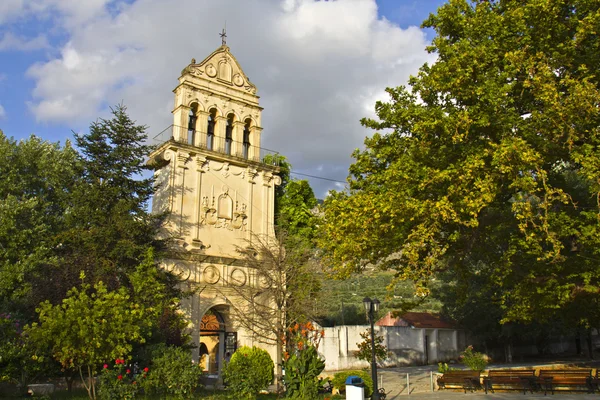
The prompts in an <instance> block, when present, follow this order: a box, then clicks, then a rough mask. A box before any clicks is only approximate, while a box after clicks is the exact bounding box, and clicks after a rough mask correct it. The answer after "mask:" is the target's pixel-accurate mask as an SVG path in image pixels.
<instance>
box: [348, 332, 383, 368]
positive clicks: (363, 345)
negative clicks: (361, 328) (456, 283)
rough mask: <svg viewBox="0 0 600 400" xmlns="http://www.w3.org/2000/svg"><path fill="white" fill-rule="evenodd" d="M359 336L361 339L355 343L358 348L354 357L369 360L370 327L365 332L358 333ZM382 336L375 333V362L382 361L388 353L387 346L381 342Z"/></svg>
mask: <svg viewBox="0 0 600 400" xmlns="http://www.w3.org/2000/svg"><path fill="white" fill-rule="evenodd" d="M360 337H361V338H362V339H363V341H362V342H360V343H356V345H357V346H358V350H357V351H356V352H355V355H356V358H358V359H359V360H363V361H368V362H369V363H370V362H371V359H372V349H373V347H372V346H371V328H369V329H368V330H366V331H365V332H361V333H360ZM383 341H384V338H383V336H381V335H378V334H377V333H376V334H375V359H376V360H377V362H379V363H382V362H383V361H385V360H387V358H388V353H387V348H386V347H385V345H384V344H383Z"/></svg>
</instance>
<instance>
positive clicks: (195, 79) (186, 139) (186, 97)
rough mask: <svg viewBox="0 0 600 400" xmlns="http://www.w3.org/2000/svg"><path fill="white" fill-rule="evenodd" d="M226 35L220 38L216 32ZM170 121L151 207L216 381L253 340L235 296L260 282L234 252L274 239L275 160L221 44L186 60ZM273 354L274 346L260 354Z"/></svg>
mask: <svg viewBox="0 0 600 400" xmlns="http://www.w3.org/2000/svg"><path fill="white" fill-rule="evenodd" d="M222 36H223V37H224V34H223V35H222ZM173 92H174V94H175V104H174V109H173V125H172V126H170V127H169V128H167V129H166V130H165V131H163V132H162V133H161V134H160V135H159V136H158V137H157V138H155V139H157V140H158V141H159V143H160V144H159V146H158V147H157V149H156V150H155V151H154V152H153V153H152V154H151V155H150V159H151V162H154V163H156V164H157V165H160V166H161V168H160V169H158V170H157V171H156V173H155V176H156V180H157V185H158V187H157V192H156V194H155V196H154V198H153V211H154V212H156V213H163V212H166V213H167V215H168V218H167V220H166V222H165V225H164V227H163V230H162V235H163V237H164V238H168V239H169V243H171V247H170V253H169V256H168V258H166V259H163V260H162V261H161V263H162V265H163V267H164V268H166V269H168V270H170V271H173V272H175V273H177V274H179V275H180V276H181V277H182V278H183V279H185V282H186V284H187V285H188V286H189V288H190V289H195V290H196V293H195V294H194V295H193V296H192V298H191V299H188V300H186V301H185V303H184V304H183V307H182V308H183V311H184V312H185V313H186V315H187V317H188V318H189V320H190V327H189V328H190V332H191V334H192V338H193V341H194V344H195V345H196V346H197V348H196V349H195V350H194V352H193V358H194V360H195V361H199V360H200V359H201V357H202V356H204V361H203V368H204V369H205V370H206V371H207V372H208V373H209V374H215V375H218V374H219V373H220V371H221V368H222V365H223V359H224V357H225V355H226V354H227V353H228V352H229V353H231V352H233V351H235V348H236V347H237V346H238V345H245V344H248V345H252V344H258V343H254V339H253V338H252V336H251V335H250V334H249V333H247V332H244V331H243V330H241V328H240V327H239V326H238V325H237V324H236V321H235V317H234V316H233V314H234V313H232V312H231V308H232V307H243V304H239V302H241V301H243V300H242V299H241V298H240V297H239V296H236V293H239V289H240V288H241V287H243V286H244V285H258V284H260V283H259V282H258V278H257V276H255V274H254V273H253V271H252V270H250V269H248V268H246V267H245V266H244V265H243V262H242V259H241V258H240V254H239V252H238V249H239V248H241V247H244V246H248V245H249V243H250V241H251V240H252V237H253V235H273V234H274V229H273V224H274V215H273V214H274V198H275V197H274V196H275V186H276V185H279V184H280V183H281V179H280V178H279V176H278V175H277V173H278V172H279V168H278V166H277V162H278V160H279V157H278V155H277V154H276V153H274V152H270V151H267V150H265V149H262V148H261V133H262V125H261V112H262V108H261V107H260V106H259V103H258V99H259V97H258V96H257V94H256V86H254V84H252V82H250V80H249V79H248V77H247V76H246V74H245V73H244V72H243V71H242V68H241V67H240V65H239V63H238V62H237V60H236V59H235V57H234V56H233V55H232V54H231V52H230V50H229V47H228V46H227V45H226V44H225V40H223V45H222V46H221V47H219V48H218V49H216V50H215V51H214V52H213V53H212V54H210V55H209V56H208V57H206V58H205V59H204V60H203V61H201V62H199V63H198V62H196V60H195V59H192V61H191V63H190V64H189V65H188V66H186V67H185V68H184V69H183V71H182V72H181V76H180V77H179V83H178V85H177V86H176V87H175V89H174V90H173ZM267 350H268V351H269V352H271V353H272V355H274V353H273V352H274V350H273V349H267Z"/></svg>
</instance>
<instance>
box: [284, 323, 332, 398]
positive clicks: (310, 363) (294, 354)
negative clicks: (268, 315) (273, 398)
mask: <svg viewBox="0 0 600 400" xmlns="http://www.w3.org/2000/svg"><path fill="white" fill-rule="evenodd" d="M324 334H325V332H324V331H323V330H319V329H317V327H316V326H314V325H313V324H312V323H311V322H307V323H305V324H296V325H294V326H293V327H291V328H289V329H288V337H287V342H286V345H287V348H288V351H286V352H285V354H284V358H285V361H284V364H283V365H284V368H285V375H284V376H283V380H284V382H285V386H286V390H287V393H286V397H288V398H292V399H313V398H316V396H317V395H318V392H319V379H318V378H319V374H320V373H321V372H322V371H323V369H325V362H324V361H323V360H321V357H320V356H319V353H318V351H317V349H318V347H319V342H320V341H321V339H322V338H323V336H324Z"/></svg>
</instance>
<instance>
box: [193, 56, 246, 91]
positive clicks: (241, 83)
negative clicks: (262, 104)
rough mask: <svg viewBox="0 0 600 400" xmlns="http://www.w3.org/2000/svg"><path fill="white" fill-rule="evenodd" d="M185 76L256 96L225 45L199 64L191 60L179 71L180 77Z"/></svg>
mask: <svg viewBox="0 0 600 400" xmlns="http://www.w3.org/2000/svg"><path fill="white" fill-rule="evenodd" d="M186 74H190V75H192V76H194V77H197V78H200V79H205V80H209V81H214V82H218V83H221V84H224V85H228V86H231V87H233V88H236V89H239V90H242V91H246V92H248V93H251V94H256V86H254V84H253V83H252V82H250V79H248V77H247V76H246V74H245V73H244V71H242V68H241V67H240V64H239V63H238V62H237V60H236V59H235V57H234V56H233V54H231V53H230V52H229V47H227V46H226V45H223V46H221V47H219V48H218V49H217V50H215V51H213V52H212V54H211V55H209V56H208V57H206V58H205V59H204V60H203V61H202V62H200V63H196V60H195V59H192V62H191V63H190V64H189V65H188V66H187V67H185V68H184V69H183V71H181V76H185V75H186Z"/></svg>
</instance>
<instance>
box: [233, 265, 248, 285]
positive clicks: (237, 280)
mask: <svg viewBox="0 0 600 400" xmlns="http://www.w3.org/2000/svg"><path fill="white" fill-rule="evenodd" d="M246 279H247V277H246V273H245V272H244V271H243V270H242V269H240V268H234V269H233V270H232V271H231V273H230V274H229V283H231V284H232V285H235V286H244V285H245V284H246Z"/></svg>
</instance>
